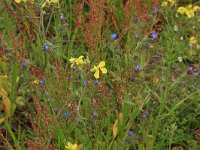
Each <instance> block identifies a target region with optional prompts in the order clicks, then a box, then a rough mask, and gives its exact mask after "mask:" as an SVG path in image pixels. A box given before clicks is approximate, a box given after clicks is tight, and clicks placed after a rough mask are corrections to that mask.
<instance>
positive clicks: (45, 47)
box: [44, 44, 49, 52]
mask: <svg viewBox="0 0 200 150" xmlns="http://www.w3.org/2000/svg"><path fill="white" fill-rule="evenodd" d="M44 50H45V51H46V52H48V51H49V45H48V44H45V45H44Z"/></svg>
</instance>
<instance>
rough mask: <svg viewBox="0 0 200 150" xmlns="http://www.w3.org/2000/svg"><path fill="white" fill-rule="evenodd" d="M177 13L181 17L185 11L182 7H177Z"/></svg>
mask: <svg viewBox="0 0 200 150" xmlns="http://www.w3.org/2000/svg"><path fill="white" fill-rule="evenodd" d="M177 12H178V13H180V14H181V15H183V14H184V13H185V12H186V9H185V8H184V7H179V8H178V10H177Z"/></svg>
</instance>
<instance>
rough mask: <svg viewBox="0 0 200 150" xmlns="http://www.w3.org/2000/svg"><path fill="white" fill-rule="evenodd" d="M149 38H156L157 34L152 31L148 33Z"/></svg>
mask: <svg viewBox="0 0 200 150" xmlns="http://www.w3.org/2000/svg"><path fill="white" fill-rule="evenodd" d="M149 36H150V37H151V38H153V39H154V40H155V39H157V38H158V34H157V33H156V32H155V31H154V32H152V33H151V34H150V35H149Z"/></svg>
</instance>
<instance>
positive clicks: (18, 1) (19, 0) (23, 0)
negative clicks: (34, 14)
mask: <svg viewBox="0 0 200 150" xmlns="http://www.w3.org/2000/svg"><path fill="white" fill-rule="evenodd" d="M27 1H28V0H15V2H16V3H21V2H25V3H26V2H27ZM30 2H31V4H33V3H34V0H30Z"/></svg>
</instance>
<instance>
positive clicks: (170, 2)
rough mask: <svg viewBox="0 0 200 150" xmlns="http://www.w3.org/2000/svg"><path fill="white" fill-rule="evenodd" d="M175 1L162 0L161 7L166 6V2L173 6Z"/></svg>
mask: <svg viewBox="0 0 200 150" xmlns="http://www.w3.org/2000/svg"><path fill="white" fill-rule="evenodd" d="M175 3H176V0H164V1H163V2H162V3H161V7H164V6H167V5H168V4H169V5H171V6H173V5H174V4H175Z"/></svg>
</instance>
